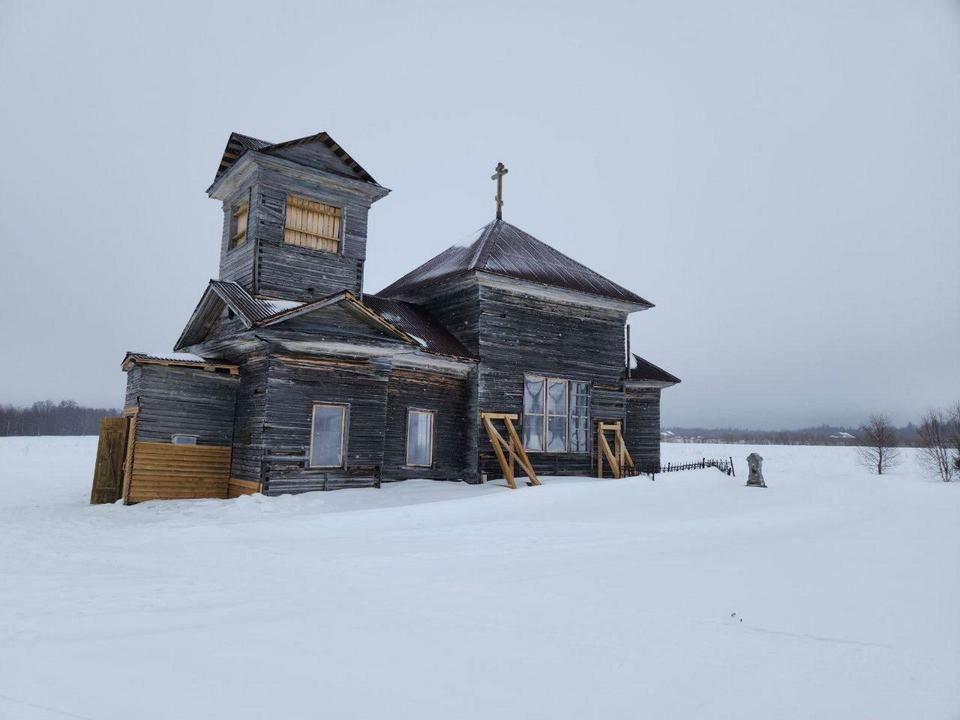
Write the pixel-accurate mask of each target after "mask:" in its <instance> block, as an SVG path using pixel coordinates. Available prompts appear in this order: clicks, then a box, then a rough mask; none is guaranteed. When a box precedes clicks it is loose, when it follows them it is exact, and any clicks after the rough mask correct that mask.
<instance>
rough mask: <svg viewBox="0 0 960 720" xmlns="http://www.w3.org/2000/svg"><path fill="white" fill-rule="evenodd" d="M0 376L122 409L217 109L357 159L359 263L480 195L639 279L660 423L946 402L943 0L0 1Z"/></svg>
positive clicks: (211, 233)
mask: <svg viewBox="0 0 960 720" xmlns="http://www.w3.org/2000/svg"><path fill="white" fill-rule="evenodd" d="M0 98H2V106H3V112H2V113H0V134H2V137H3V139H4V141H3V145H4V150H3V163H2V166H0V191H2V194H3V202H2V205H0V208H2V209H0V244H2V249H3V255H2V261H0V262H2V265H0V268H2V278H0V321H2V327H3V330H4V338H5V340H4V341H3V351H2V352H0V402H13V403H16V404H24V403H30V402H33V401H34V400H38V399H44V398H53V399H61V398H74V399H76V400H77V401H79V402H82V403H92V404H98V405H99V404H107V405H111V406H119V405H120V403H121V399H122V392H123V387H124V376H123V374H122V373H121V371H120V367H119V366H120V360H121V359H122V357H123V353H124V351H126V350H128V349H130V350H141V349H146V350H154V349H165V350H169V349H170V348H171V347H172V345H173V342H174V341H175V340H176V338H177V337H178V335H179V333H180V331H181V329H182V328H183V325H184V323H185V322H186V319H187V317H188V315H189V314H190V312H191V311H192V310H193V308H194V306H195V304H196V303H197V301H198V299H199V297H200V294H201V292H202V291H203V289H204V286H205V283H206V281H207V280H208V279H209V278H211V277H215V276H216V273H217V262H218V241H219V232H220V223H221V211H220V208H219V203H217V202H215V201H212V200H209V199H208V198H207V197H206V195H205V193H204V191H205V189H206V188H207V187H208V185H209V184H210V182H211V181H212V179H213V176H214V172H215V170H216V167H217V163H218V161H219V158H220V154H221V153H222V151H223V146H224V144H225V142H226V140H227V136H228V135H229V133H230V131H231V130H237V131H239V132H243V133H246V134H250V135H254V136H257V137H261V138H264V139H267V140H273V141H280V140H285V139H290V138H295V137H300V136H303V135H307V134H310V133H314V132H318V131H320V130H327V131H328V132H329V133H330V134H331V135H332V136H333V137H334V138H335V139H336V140H337V141H338V142H339V143H341V144H342V145H343V146H344V147H345V148H346V149H347V150H348V152H350V153H351V154H352V155H353V156H354V157H355V158H356V159H357V160H358V161H359V162H360V163H361V164H363V165H364V167H365V168H366V169H367V170H369V171H370V172H371V173H372V174H373V176H374V177H376V178H377V179H378V180H379V181H380V182H381V183H382V184H384V185H386V186H387V187H389V188H392V189H393V192H392V193H391V195H390V196H388V197H387V198H386V199H385V200H383V201H381V202H380V203H378V204H377V205H375V206H374V209H373V211H372V214H371V222H370V242H369V245H368V259H367V271H366V289H367V290H368V291H376V290H379V289H380V288H382V287H383V286H385V285H386V284H388V283H389V282H390V281H391V280H392V279H394V278H395V277H397V276H399V275H400V274H402V273H403V272H406V271H407V270H409V269H411V268H413V267H414V266H416V265H418V264H419V263H421V262H423V261H424V260H426V259H427V258H429V257H431V256H432V255H434V254H436V253H437V252H439V251H440V250H442V249H444V248H446V247H447V246H449V245H450V244H452V243H453V242H455V241H457V240H460V239H461V238H463V237H464V236H466V235H467V234H468V233H470V232H471V231H473V230H475V229H476V228H478V227H479V226H481V225H483V224H484V223H486V222H487V221H489V220H490V219H492V216H493V211H494V207H493V202H492V196H493V192H494V188H493V183H491V181H490V179H489V177H490V174H491V171H492V168H493V166H494V165H495V164H496V163H497V162H498V161H501V160H502V161H503V162H505V163H506V164H507V165H508V167H509V168H510V174H509V175H508V176H507V179H506V206H505V208H504V216H505V219H507V220H508V221H510V222H513V223H514V224H516V225H518V226H520V227H522V228H524V229H525V230H527V231H528V232H531V233H532V234H534V235H535V236H537V237H539V238H540V239H541V240H544V241H545V242H548V243H550V244H551V245H553V246H555V247H557V248H558V249H560V250H561V251H563V252H565V253H567V254H569V255H571V256H573V257H574V258H576V259H578V260H580V261H582V262H584V263H586V264H587V265H589V266H591V267H593V268H594V269H596V270H597V271H599V272H601V273H603V274H605V275H607V276H609V277H610V278H612V279H613V280H615V281H617V282H619V283H621V284H623V285H625V286H627V287H629V288H631V289H633V290H635V291H636V292H638V293H640V294H641V295H643V296H644V297H646V298H648V299H650V300H651V301H653V302H654V303H656V305H657V307H655V308H654V309H652V310H649V311H646V312H642V313H638V314H636V315H634V316H633V317H632V319H631V324H632V327H633V338H634V349H635V350H636V351H638V352H639V353H640V354H642V355H644V356H645V357H647V358H648V359H649V360H651V361H652V362H654V363H657V364H659V365H662V366H664V367H665V368H667V369H668V370H670V371H672V372H674V373H675V374H677V375H679V376H680V377H681V378H683V384H682V385H680V386H678V387H676V388H673V389H671V390H668V391H666V392H665V393H664V403H663V407H664V412H663V420H664V423H665V424H668V425H672V424H681V425H691V424H698V425H739V426H749V427H772V428H777V427H797V426H802V425H807V424H813V423H820V422H837V423H859V422H860V421H861V420H862V419H863V418H864V416H865V415H866V414H867V413H868V412H870V411H873V410H883V411H886V412H889V413H890V414H891V415H892V416H893V418H894V419H895V420H897V421H898V422H906V421H907V420H910V419H914V418H916V416H917V415H918V414H919V413H921V412H922V411H923V410H924V409H926V408H927V407H928V406H931V405H935V404H942V403H945V402H947V401H949V400H955V399H958V398H960V140H958V134H960V4H958V2H956V0H864V1H862V2H855V1H852V0H851V1H848V2H842V1H838V0H823V1H815V0H801V1H797V2H785V1H783V2H773V1H771V0H753V1H746V0H745V1H741V2H717V1H716V0H700V1H693V0H691V1H689V2H682V3H681V2H636V3H594V4H586V5H585V4H584V3H582V2H578V3H568V4H564V3H519V2H509V3H499V2H483V3H479V2H470V3H452V2H447V3H440V2H438V3H400V2H392V3H365V2H336V3H321V2H315V3H302V4H298V3H285V2H275V3H262V2H260V3H244V2H230V3H224V4H219V5H216V4H213V3H190V4H184V5H176V4H168V3H142V4H139V6H135V4H134V3H130V2H124V3H115V4H114V3H101V4H97V3H76V2H69V3H66V2H65V3H35V2H29V3H20V2H10V0H3V1H2V2H0Z"/></svg>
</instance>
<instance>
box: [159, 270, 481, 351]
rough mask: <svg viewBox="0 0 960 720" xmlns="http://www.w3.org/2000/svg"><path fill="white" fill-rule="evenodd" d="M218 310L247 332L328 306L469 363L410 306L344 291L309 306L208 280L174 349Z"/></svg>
mask: <svg viewBox="0 0 960 720" xmlns="http://www.w3.org/2000/svg"><path fill="white" fill-rule="evenodd" d="M224 305H225V306H226V307H228V308H230V309H231V310H233V312H234V313H236V315H237V317H239V318H240V320H241V321H242V322H243V324H244V325H245V326H246V327H247V328H262V327H270V326H273V325H279V324H280V323H283V322H286V321H287V320H290V319H292V318H295V317H300V316H301V315H306V314H308V313H311V312H314V311H316V310H321V309H322V308H324V307H328V306H330V305H343V306H346V307H348V309H350V310H351V311H352V312H353V313H354V314H356V315H358V316H360V317H362V318H363V319H364V320H365V321H367V322H369V323H370V324H371V325H374V326H376V327H379V328H380V329H382V330H384V331H385V332H388V333H390V334H392V335H394V336H395V337H397V338H398V339H400V340H403V341H405V342H408V343H410V344H412V345H415V346H417V347H419V348H420V349H422V350H423V351H425V352H428V353H432V354H436V355H448V356H453V357H460V358H470V353H469V352H468V351H467V349H466V348H464V347H463V345H462V344H461V343H460V342H459V341H458V340H457V339H456V338H455V337H454V336H453V335H452V334H450V332H449V331H448V330H447V329H446V328H445V327H443V325H441V324H440V323H439V322H438V321H437V320H436V319H435V318H434V317H433V316H432V315H430V314H429V313H428V312H427V311H426V310H424V309H423V308H420V307H418V306H416V305H414V304H412V303H407V302H402V301H398V300H389V299H386V298H378V297H376V296H372V295H367V296H365V297H364V298H363V300H361V299H359V298H357V297H356V296H355V295H354V294H353V293H351V292H349V291H346V290H344V291H341V292H338V293H334V294H333V295H329V296H327V297H325V298H321V299H320V300H315V301H313V302H298V301H296V300H274V299H270V298H257V297H253V296H252V295H250V293H248V292H247V291H246V290H245V289H244V288H243V287H242V286H240V285H238V284H237V283H235V282H230V281H226V280H211V281H210V283H209V285H208V286H207V289H206V290H205V291H204V293H203V296H202V297H201V298H200V302H199V303H197V307H196V309H195V310H194V311H193V314H192V315H191V316H190V319H189V320H188V321H187V324H186V327H184V329H183V333H181V335H180V338H179V339H178V340H177V343H176V346H175V348H174V349H175V350H179V349H180V348H183V347H189V346H191V345H196V344H198V343H200V342H202V341H203V338H204V337H206V335H207V333H208V332H209V331H210V328H211V327H212V325H213V323H214V322H215V321H216V318H218V317H219V316H220V313H222V312H223V306H224ZM181 355H182V354H181Z"/></svg>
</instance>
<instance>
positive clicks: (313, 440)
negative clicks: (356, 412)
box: [310, 404, 347, 467]
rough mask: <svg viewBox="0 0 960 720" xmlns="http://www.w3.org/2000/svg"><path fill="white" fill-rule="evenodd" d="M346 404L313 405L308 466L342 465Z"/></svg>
mask: <svg viewBox="0 0 960 720" xmlns="http://www.w3.org/2000/svg"><path fill="white" fill-rule="evenodd" d="M346 421H347V406H346V405H321V404H318V405H314V406H313V423H312V429H311V432H310V467H343V446H344V439H345V435H346V426H347V422H346Z"/></svg>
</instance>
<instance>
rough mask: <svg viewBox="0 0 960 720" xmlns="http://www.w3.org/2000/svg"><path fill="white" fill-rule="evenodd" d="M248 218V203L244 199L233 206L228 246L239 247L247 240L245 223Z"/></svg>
mask: <svg viewBox="0 0 960 720" xmlns="http://www.w3.org/2000/svg"><path fill="white" fill-rule="evenodd" d="M249 220H250V203H249V202H247V201H246V200H244V201H243V202H240V203H237V204H236V205H234V207H233V216H232V218H231V220H230V247H239V246H240V245H243V244H244V243H245V242H246V241H247V224H248V221H249Z"/></svg>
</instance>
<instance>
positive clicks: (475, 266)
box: [378, 220, 653, 308]
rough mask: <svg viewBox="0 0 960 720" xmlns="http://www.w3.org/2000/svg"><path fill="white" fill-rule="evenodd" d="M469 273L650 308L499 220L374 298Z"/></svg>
mask: <svg viewBox="0 0 960 720" xmlns="http://www.w3.org/2000/svg"><path fill="white" fill-rule="evenodd" d="M473 271H480V272H487V273H493V274H496V275H503V276H505V277H510V278H514V279H517V280H526V281H529V282H533V283H539V284H541V285H550V286H553V287H559V288H563V289H565V290H573V291H576V292H582V293H587V294H589V295H597V296H599V297H604V298H611V299H614V300H620V301H623V302H627V303H632V304H635V305H639V306H642V307H643V308H650V307H653V303H651V302H649V301H647V300H644V299H643V298H642V297H640V296H639V295H637V294H636V293H633V292H631V291H630V290H627V289H626V288H624V287H621V286H620V285H617V283H615V282H613V281H612V280H608V279H607V278H605V277H603V275H600V274H599V273H597V272H594V271H593V270H591V269H590V268H588V267H587V266H586V265H582V264H581V263H578V262H577V261H576V260H573V259H572V258H569V257H567V256H566V255H564V254H563V253H562V252H560V251H559V250H555V249H554V248H552V247H550V246H549V245H547V244H546V243H544V242H541V241H540V240H537V238H535V237H533V235H530V234H529V233H526V232H524V231H523V230H521V229H520V228H518V227H516V226H514V225H511V224H510V223H508V222H504V221H503V220H494V221H493V222H492V223H490V224H489V225H486V226H484V227H483V228H482V229H481V230H480V233H479V235H478V236H477V239H476V240H474V241H473V242H472V243H471V244H469V245H466V246H462V245H454V246H453V247H450V248H448V249H446V250H444V251H443V252H442V253H440V254H439V255H437V256H436V257H434V258H432V259H431V260H428V261H427V262H425V263H424V264H423V265H421V266H420V267H418V268H417V269H416V270H413V271H411V272H409V273H407V274H406V275H404V276H403V277H402V278H400V279H399V280H397V281H396V282H394V283H393V284H391V285H390V286H388V287H386V288H384V289H383V290H382V291H380V293H378V294H379V295H381V296H383V297H391V296H393V297H399V296H402V295H406V294H408V293H409V292H410V291H412V290H415V289H417V288H421V287H424V286H427V285H432V284H434V283H437V282H440V281H442V280H444V279H447V278H451V277H454V276H457V275H462V274H464V273H468V272H473Z"/></svg>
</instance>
